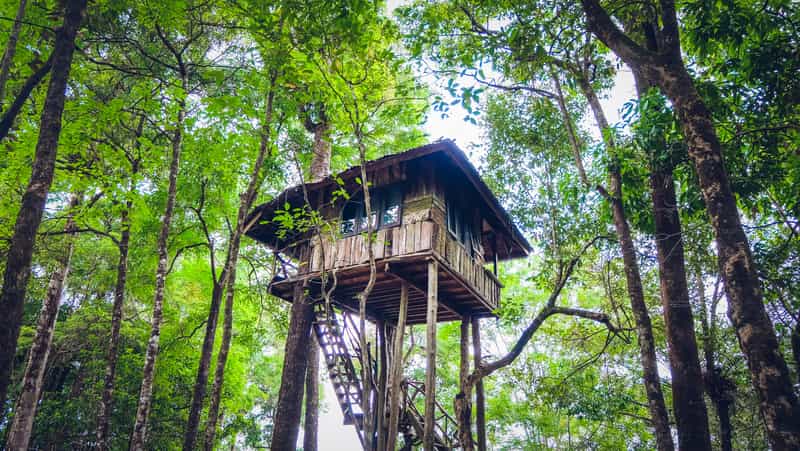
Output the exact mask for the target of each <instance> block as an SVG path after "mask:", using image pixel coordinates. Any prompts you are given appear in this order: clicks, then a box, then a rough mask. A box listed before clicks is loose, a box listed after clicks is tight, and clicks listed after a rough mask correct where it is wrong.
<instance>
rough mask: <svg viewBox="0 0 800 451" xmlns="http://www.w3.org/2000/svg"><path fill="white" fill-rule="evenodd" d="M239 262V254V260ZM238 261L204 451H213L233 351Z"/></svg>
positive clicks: (228, 300)
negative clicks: (227, 369) (232, 339)
mask: <svg viewBox="0 0 800 451" xmlns="http://www.w3.org/2000/svg"><path fill="white" fill-rule="evenodd" d="M235 260H236V261H238V253H237V258H236V259H235ZM236 261H234V262H233V265H232V266H231V273H230V276H229V277H228V285H227V291H226V295H225V319H224V320H223V321H222V343H220V346H219V352H217V367H216V369H215V370H214V385H213V386H212V388H211V397H210V398H211V399H210V400H209V403H208V421H207V423H206V432H205V443H204V449H205V450H206V451H213V449H214V442H215V440H216V435H217V422H218V421H219V418H221V415H220V414H219V411H220V404H221V402H222V387H223V385H224V384H225V365H226V364H227V363H228V353H229V352H230V349H231V338H232V337H233V300H234V295H235V289H236V287H235V286H236Z"/></svg>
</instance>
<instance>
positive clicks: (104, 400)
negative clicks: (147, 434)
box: [96, 201, 133, 451]
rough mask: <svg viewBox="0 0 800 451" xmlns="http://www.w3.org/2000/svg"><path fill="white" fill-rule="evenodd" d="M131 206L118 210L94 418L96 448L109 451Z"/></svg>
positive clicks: (126, 275)
mask: <svg viewBox="0 0 800 451" xmlns="http://www.w3.org/2000/svg"><path fill="white" fill-rule="evenodd" d="M132 205H133V203H132V202H131V201H126V203H125V208H124V209H123V210H122V217H121V220H120V222H121V223H122V231H121V232H120V239H119V243H118V244H117V248H118V249H119V260H118V262H117V281H116V284H115V286H114V305H113V307H112V309H111V333H110V336H109V339H108V354H107V356H106V373H105V377H104V379H103V394H102V395H101V399H100V406H99V409H98V411H99V413H98V415H97V431H96V437H97V449H98V450H99V451H106V450H108V449H109V443H108V439H109V437H108V431H109V426H110V421H111V411H112V409H113V402H114V379H115V378H116V374H117V360H118V357H119V335H120V330H121V328H122V307H123V305H124V303H125V287H126V285H127V281H128V246H129V243H130V239H131V222H130V217H129V216H128V215H129V213H130V209H131V206H132Z"/></svg>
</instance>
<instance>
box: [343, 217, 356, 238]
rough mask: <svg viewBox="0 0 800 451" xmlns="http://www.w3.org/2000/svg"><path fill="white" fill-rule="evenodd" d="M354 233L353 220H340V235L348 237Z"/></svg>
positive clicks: (354, 221) (354, 224) (354, 225)
mask: <svg viewBox="0 0 800 451" xmlns="http://www.w3.org/2000/svg"><path fill="white" fill-rule="evenodd" d="M355 231H356V220H355V219H354V218H351V219H342V224H341V228H340V232H341V233H342V235H350V234H352V233H355Z"/></svg>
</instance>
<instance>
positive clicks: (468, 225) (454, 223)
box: [447, 194, 480, 255]
mask: <svg viewBox="0 0 800 451" xmlns="http://www.w3.org/2000/svg"><path fill="white" fill-rule="evenodd" d="M454 198H455V196H454V195H453V194H451V195H450V196H448V199H447V230H448V231H449V232H450V234H451V235H452V236H453V238H455V239H456V240H457V241H459V242H460V243H461V244H463V245H464V248H466V250H467V253H469V254H470V255H473V254H474V253H475V251H477V249H479V240H480V235H479V234H478V232H477V231H476V230H475V221H474V220H473V219H474V218H473V216H472V214H473V210H472V209H470V208H467V207H465V206H464V203H460V202H458V201H456V200H455V199H454Z"/></svg>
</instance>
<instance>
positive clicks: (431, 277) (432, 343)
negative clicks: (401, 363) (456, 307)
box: [422, 261, 439, 451]
mask: <svg viewBox="0 0 800 451" xmlns="http://www.w3.org/2000/svg"><path fill="white" fill-rule="evenodd" d="M438 281H439V264H438V263H437V262H436V261H431V262H429V263H428V312H427V334H426V338H425V350H426V355H427V367H426V368H425V429H424V434H423V437H422V445H423V449H424V450H425V451H434V449H433V444H434V431H435V429H434V426H435V425H434V421H435V420H434V418H435V410H436V312H437V310H438V299H437V298H438V285H439V284H438Z"/></svg>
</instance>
